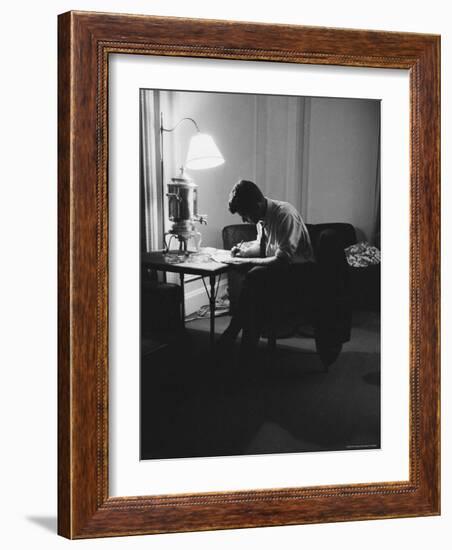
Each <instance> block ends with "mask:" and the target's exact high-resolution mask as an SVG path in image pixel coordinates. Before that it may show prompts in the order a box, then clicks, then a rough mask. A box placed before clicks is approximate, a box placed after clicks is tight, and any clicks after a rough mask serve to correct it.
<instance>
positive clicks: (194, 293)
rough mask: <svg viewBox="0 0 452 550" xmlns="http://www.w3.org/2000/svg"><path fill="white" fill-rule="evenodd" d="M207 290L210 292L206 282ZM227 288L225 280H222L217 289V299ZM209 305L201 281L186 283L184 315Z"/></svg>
mask: <svg viewBox="0 0 452 550" xmlns="http://www.w3.org/2000/svg"><path fill="white" fill-rule="evenodd" d="M206 284H207V288H208V289H209V292H210V286H209V283H208V282H207V281H206ZM190 286H191V287H193V289H192V290H190V291H188V288H190ZM227 287H228V281H227V279H222V280H221V281H220V284H219V287H218V294H217V296H218V297H221V296H223V294H224V293H225V292H226V290H227ZM208 304H209V298H208V296H207V294H206V290H205V288H204V285H203V283H202V281H201V280H199V281H195V282H193V283H188V285H185V315H186V316H187V315H191V314H192V313H194V312H195V311H198V309H199V308H201V307H202V306H206V305H208Z"/></svg>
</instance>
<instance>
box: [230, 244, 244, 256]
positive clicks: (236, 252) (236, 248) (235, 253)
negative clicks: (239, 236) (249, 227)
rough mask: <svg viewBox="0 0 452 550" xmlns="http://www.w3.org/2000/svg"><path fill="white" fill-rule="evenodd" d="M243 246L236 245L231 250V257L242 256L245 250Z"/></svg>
mask: <svg viewBox="0 0 452 550" xmlns="http://www.w3.org/2000/svg"><path fill="white" fill-rule="evenodd" d="M241 246H242V245H241V244H236V245H235V246H233V247H232V248H231V256H234V257H235V256H242V254H241V253H242V252H243V250H242V249H241Z"/></svg>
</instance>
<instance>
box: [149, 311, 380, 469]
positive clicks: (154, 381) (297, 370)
mask: <svg viewBox="0 0 452 550" xmlns="http://www.w3.org/2000/svg"><path fill="white" fill-rule="evenodd" d="M227 322H228V319H227V318H218V319H216V331H217V332H218V333H220V332H221V331H222V330H223V329H224V327H225V326H226V324H227ZM208 329H209V320H208V319H202V320H197V321H193V322H190V323H188V324H187V331H186V335H185V336H184V337H183V338H182V339H180V340H178V341H177V342H176V343H175V344H173V345H168V346H162V347H159V348H158V349H156V350H155V351H154V352H153V353H150V354H147V355H146V356H145V357H143V359H142V372H141V458H142V459H150V458H176V457H178V458H181V457H201V456H225V455H228V456H229V455H243V454H260V453H287V452H303V451H321V450H346V449H357V448H378V447H379V446H380V327H379V314H378V313H373V312H359V313H356V314H355V315H354V322H353V330H352V339H351V341H350V342H348V343H347V344H345V345H344V348H343V351H342V353H341V354H340V356H339V358H338V359H337V361H336V362H335V363H334V364H333V365H332V366H331V367H330V369H329V372H328V373H325V372H324V371H323V367H322V365H321V363H320V360H319V358H318V357H317V355H316V353H315V350H314V341H313V340H312V339H308V338H298V337H297V338H290V339H286V340H280V341H278V347H277V350H276V354H275V357H274V360H273V361H272V362H270V361H269V356H268V353H267V348H266V342H265V341H264V340H262V341H261V345H260V347H259V368H257V369H254V370H253V371H251V372H246V373H245V372H241V371H240V370H239V369H238V368H237V367H236V365H235V363H234V361H231V362H230V363H229V364H228V365H227V366H224V365H222V366H221V365H220V363H219V362H217V361H215V360H214V359H213V358H212V356H211V355H210V354H209V352H208V349H209V348H208V342H209V333H208Z"/></svg>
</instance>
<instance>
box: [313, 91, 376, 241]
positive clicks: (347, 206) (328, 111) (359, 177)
mask: <svg viewBox="0 0 452 550" xmlns="http://www.w3.org/2000/svg"><path fill="white" fill-rule="evenodd" d="M379 112H380V104H379V102H377V101H373V100H359V99H324V98H312V99H311V100H310V112H309V117H310V122H309V127H310V131H309V152H308V155H307V158H308V160H307V163H308V166H307V167H306V168H307V170H308V189H307V196H305V197H304V200H305V201H306V202H307V207H306V208H307V221H308V222H309V223H322V222H329V221H330V222H331V221H335V222H349V223H352V224H353V225H354V226H355V228H356V229H357V233H358V238H359V239H365V240H371V239H372V237H373V233H374V229H375V227H374V219H375V189H376V180H377V163H378V148H379V147H378V133H379V120H380V115H379Z"/></svg>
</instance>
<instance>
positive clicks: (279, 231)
mask: <svg viewBox="0 0 452 550" xmlns="http://www.w3.org/2000/svg"><path fill="white" fill-rule="evenodd" d="M266 201H267V209H266V211H265V214H264V217H263V219H262V220H261V221H260V222H258V223H257V242H261V239H262V232H264V233H265V238H266V249H265V255H266V256H267V257H269V256H277V257H278V258H281V259H282V260H285V261H288V262H290V263H305V262H311V261H314V253H313V250H312V245H311V239H310V238H309V233H308V230H307V228H306V225H305V223H304V221H303V218H302V217H301V215H300V214H299V212H298V211H297V210H296V208H294V207H293V206H292V205H291V204H289V203H288V202H283V201H276V200H273V199H269V198H268V197H266Z"/></svg>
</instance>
